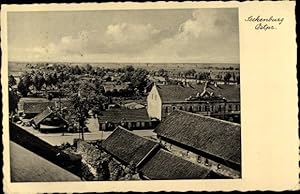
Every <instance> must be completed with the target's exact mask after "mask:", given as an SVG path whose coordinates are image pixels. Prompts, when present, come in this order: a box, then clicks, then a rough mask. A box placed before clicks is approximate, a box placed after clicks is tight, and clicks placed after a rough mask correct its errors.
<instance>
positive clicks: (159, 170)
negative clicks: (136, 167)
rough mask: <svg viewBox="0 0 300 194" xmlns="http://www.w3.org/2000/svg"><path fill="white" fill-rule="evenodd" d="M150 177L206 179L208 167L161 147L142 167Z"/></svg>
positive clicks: (159, 178) (144, 173)
mask: <svg viewBox="0 0 300 194" xmlns="http://www.w3.org/2000/svg"><path fill="white" fill-rule="evenodd" d="M140 171H141V172H142V174H143V175H144V176H146V177H148V178H149V179H157V180H163V179H204V178H206V177H207V175H208V174H209V172H210V170H209V169H208V168H205V167H202V166H200V165H197V164H194V163H192V162H190V161H187V160H185V159H182V158H180V157H178V156H175V155H174V154H171V153H170V152H168V151H165V150H163V149H160V150H159V151H158V152H157V153H156V154H155V155H154V156H153V157H151V158H150V159H149V160H148V161H147V162H146V163H145V164H144V165H143V166H142V167H141V169H140Z"/></svg>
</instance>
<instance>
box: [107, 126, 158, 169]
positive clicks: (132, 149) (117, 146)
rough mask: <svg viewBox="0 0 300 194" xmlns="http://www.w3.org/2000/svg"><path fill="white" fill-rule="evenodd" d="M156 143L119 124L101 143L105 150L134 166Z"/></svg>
mask: <svg viewBox="0 0 300 194" xmlns="http://www.w3.org/2000/svg"><path fill="white" fill-rule="evenodd" d="M157 145H158V144H157V143H155V142H153V141H151V140H149V139H145V138H142V137H140V136H137V135H135V134H133V133H131V132H130V131H128V130H127V129H125V128H123V127H120V126H119V127H117V128H116V129H115V130H114V131H113V133H112V134H111V135H110V136H109V137H108V138H107V139H106V140H104V141H103V143H102V147H103V148H104V149H105V150H106V151H107V152H109V153H110V154H112V155H113V156H114V157H116V158H117V159H119V160H121V161H122V162H125V163H126V164H130V165H134V166H137V165H138V164H139V163H140V162H141V161H142V160H143V158H144V157H145V156H146V155H147V154H148V153H149V152H150V151H151V150H153V149H154V147H156V146H157Z"/></svg>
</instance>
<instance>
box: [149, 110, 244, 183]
mask: <svg viewBox="0 0 300 194" xmlns="http://www.w3.org/2000/svg"><path fill="white" fill-rule="evenodd" d="M154 132H155V133H156V134H157V138H158V139H159V142H160V143H161V144H162V145H163V146H164V147H165V148H166V149H168V150H169V151H170V152H172V153H174V154H176V155H177V156H180V157H183V158H185V159H187V160H190V161H191V162H194V163H198V164H201V165H203V166H207V167H209V168H210V169H211V170H213V171H214V172H216V173H218V174H222V175H224V176H227V177H232V178H239V177H240V175H241V127H240V124H236V123H232V122H228V121H224V120H220V119H216V118H212V117H208V116H204V115H201V114H195V113H190V112H185V111H179V110H175V111H173V112H172V113H171V114H170V115H169V116H168V117H167V118H166V119H165V120H164V121H162V122H161V123H160V125H159V126H158V127H157V128H156V129H155V130H154Z"/></svg>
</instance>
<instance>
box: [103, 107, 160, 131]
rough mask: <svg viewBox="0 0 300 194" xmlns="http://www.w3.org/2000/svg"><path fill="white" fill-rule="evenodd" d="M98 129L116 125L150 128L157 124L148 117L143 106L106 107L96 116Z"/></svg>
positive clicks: (130, 127) (131, 127)
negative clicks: (138, 107) (130, 107)
mask: <svg viewBox="0 0 300 194" xmlns="http://www.w3.org/2000/svg"><path fill="white" fill-rule="evenodd" d="M98 121H99V130H100V131H109V130H114V129H115V128H116V127H117V126H118V125H121V126H123V127H126V128H128V129H130V130H133V129H151V128H154V127H155V126H156V124H157V122H158V121H157V120H156V119H150V118H149V115H148V113H147V110H146V109H145V108H143V109H125V108H122V109H121V108H115V109H107V110H105V111H103V112H102V115H101V116H100V117H99V118H98Z"/></svg>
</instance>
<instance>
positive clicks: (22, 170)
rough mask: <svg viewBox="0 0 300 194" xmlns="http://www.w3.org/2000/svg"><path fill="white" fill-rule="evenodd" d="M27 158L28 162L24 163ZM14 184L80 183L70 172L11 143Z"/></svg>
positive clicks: (12, 178)
mask: <svg viewBox="0 0 300 194" xmlns="http://www.w3.org/2000/svg"><path fill="white" fill-rule="evenodd" d="M24 158H26V162H24ZM10 168H11V180H12V182H56V181H80V180H81V179H80V178H79V177H78V176H76V175H74V174H72V173H70V172H69V171H67V170H65V169H63V168H61V167H59V166H57V165H56V164H54V163H52V162H50V161H49V160H46V159H44V158H42V157H40V156H39V155H37V154H35V153H33V152H31V151H29V150H27V149H25V148H24V147H22V146H20V145H19V144H17V143H14V142H12V141H10Z"/></svg>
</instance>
